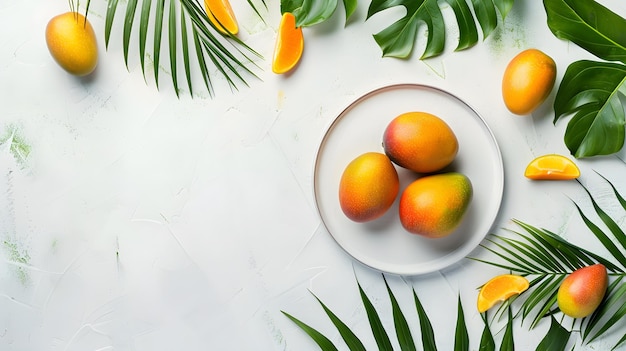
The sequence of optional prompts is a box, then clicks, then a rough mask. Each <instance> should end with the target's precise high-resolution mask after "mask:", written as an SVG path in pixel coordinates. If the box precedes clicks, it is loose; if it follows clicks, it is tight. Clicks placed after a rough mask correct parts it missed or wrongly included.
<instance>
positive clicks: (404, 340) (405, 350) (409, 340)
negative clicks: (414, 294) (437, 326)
mask: <svg viewBox="0 0 626 351" xmlns="http://www.w3.org/2000/svg"><path fill="white" fill-rule="evenodd" d="M384 281H385V286H386V287H387V293H388V294H389V300H390V301H391V310H392V314H393V325H394V327H395V328H396V337H397V338H398V342H399V343H400V350H402V351H415V343H414V342H413V336H412V335H411V330H410V329H409V324H408V323H407V321H406V317H405V316H404V314H403V313H402V309H400V305H399V304H398V300H397V299H396V297H395V295H394V294H393V291H392V290H391V288H390V287H389V284H388V283H387V279H384ZM415 303H416V307H417V311H418V314H420V315H422V314H423V313H424V312H423V309H422V310H421V311H420V307H421V304H419V300H417V299H416V301H415Z"/></svg>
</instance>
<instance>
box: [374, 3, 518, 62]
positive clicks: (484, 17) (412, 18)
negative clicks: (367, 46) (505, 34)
mask: <svg viewBox="0 0 626 351" xmlns="http://www.w3.org/2000/svg"><path fill="white" fill-rule="evenodd" d="M439 2H440V1H438V0H372V2H371V3H370V6H369V9H368V12H367V18H368V19H369V18H371V17H373V16H374V15H376V14H377V13H379V12H381V11H384V10H387V9H390V8H392V7H396V6H403V7H404V8H405V9H406V15H405V16H404V17H402V18H401V19H399V20H397V21H396V22H394V23H392V24H391V25H389V26H388V27H387V28H385V29H383V30H382V31H380V32H379V33H377V34H374V40H376V43H378V45H379V46H380V48H381V49H382V51H383V56H389V57H398V58H407V57H409V56H410V55H411V53H412V51H413V48H414V45H415V42H416V40H417V32H418V30H419V28H420V25H422V24H424V25H426V27H427V29H428V31H427V32H428V37H427V38H426V45H425V49H424V52H423V54H422V56H421V57H422V58H428V57H432V56H436V55H439V54H441V53H442V52H443V49H444V45H445V40H446V26H445V23H444V17H443V13H442V12H441V8H440V5H439ZM513 2H514V0H472V1H471V3H472V6H473V9H474V12H473V13H472V10H471V9H470V6H469V5H468V2H467V1H466V0H445V3H447V4H448V5H449V6H450V7H451V8H452V10H453V11H454V15H455V17H456V21H457V24H458V27H459V42H458V45H457V47H456V50H457V51H458V50H463V49H467V48H469V47H472V46H474V45H475V44H476V43H477V42H478V37H479V35H478V28H477V27H476V21H478V23H479V24H480V27H481V30H482V34H483V37H484V38H486V37H487V36H489V34H490V33H491V32H492V31H493V30H494V29H495V28H496V26H497V24H498V16H497V12H499V13H500V15H501V17H502V18H503V19H504V18H505V17H506V15H507V14H508V12H509V10H510V9H511V7H512V6H513ZM474 13H475V14H476V15H475V16H474Z"/></svg>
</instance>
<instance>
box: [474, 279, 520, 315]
mask: <svg viewBox="0 0 626 351" xmlns="http://www.w3.org/2000/svg"><path fill="white" fill-rule="evenodd" d="M529 286H530V283H529V282H528V279H526V278H525V277H522V276H521V275H515V274H502V275H498V276H495V277H493V278H491V279H490V280H489V281H488V282H486V283H485V284H484V285H483V286H482V287H481V288H480V291H479V292H478V302H477V307H478V312H480V313H483V312H485V311H487V310H488V309H490V308H491V307H493V306H495V305H496V304H497V303H499V302H503V301H505V300H507V299H508V298H510V297H512V296H514V295H519V294H521V293H522V292H524V291H526V289H528V287H529Z"/></svg>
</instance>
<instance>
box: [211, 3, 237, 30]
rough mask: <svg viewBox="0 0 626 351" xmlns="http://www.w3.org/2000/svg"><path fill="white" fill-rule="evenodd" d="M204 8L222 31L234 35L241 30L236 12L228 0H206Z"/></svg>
mask: <svg viewBox="0 0 626 351" xmlns="http://www.w3.org/2000/svg"><path fill="white" fill-rule="evenodd" d="M204 8H205V10H206V13H207V16H208V17H209V20H210V21H211V23H213V25H215V27H216V28H217V29H218V30H219V31H220V32H222V33H224V34H228V33H230V34H232V35H236V34H237V33H238V32H239V25H238V24H237V19H236V18H235V13H234V12H233V8H232V7H231V6H230V2H229V1H228V0H204Z"/></svg>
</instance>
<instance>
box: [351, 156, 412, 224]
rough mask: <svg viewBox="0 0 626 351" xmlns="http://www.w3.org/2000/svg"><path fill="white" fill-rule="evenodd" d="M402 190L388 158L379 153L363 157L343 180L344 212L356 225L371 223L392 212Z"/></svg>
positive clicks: (358, 159)
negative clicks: (388, 211) (357, 223)
mask: <svg viewBox="0 0 626 351" xmlns="http://www.w3.org/2000/svg"><path fill="white" fill-rule="evenodd" d="M399 189H400V181H399V178H398V173H397V171H396V168H395V167H394V166H393V164H392V163H391V161H390V160H389V158H388V157H387V156H385V155H384V154H382V153H379V152H367V153H364V154H362V155H360V156H358V157H357V158H355V159H354V160H352V161H351V162H350V163H349V164H348V166H347V167H346V168H345V170H344V172H343V174H342V176H341V181H340V183H339V203H340V205H341V210H342V211H343V213H344V214H345V215H346V216H347V217H348V218H349V219H351V220H353V221H355V222H368V221H372V220H374V219H376V218H378V217H380V216H382V215H383V214H385V212H387V210H389V208H390V207H391V205H393V202H394V201H395V199H396V196H397V195H398V191H399Z"/></svg>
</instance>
